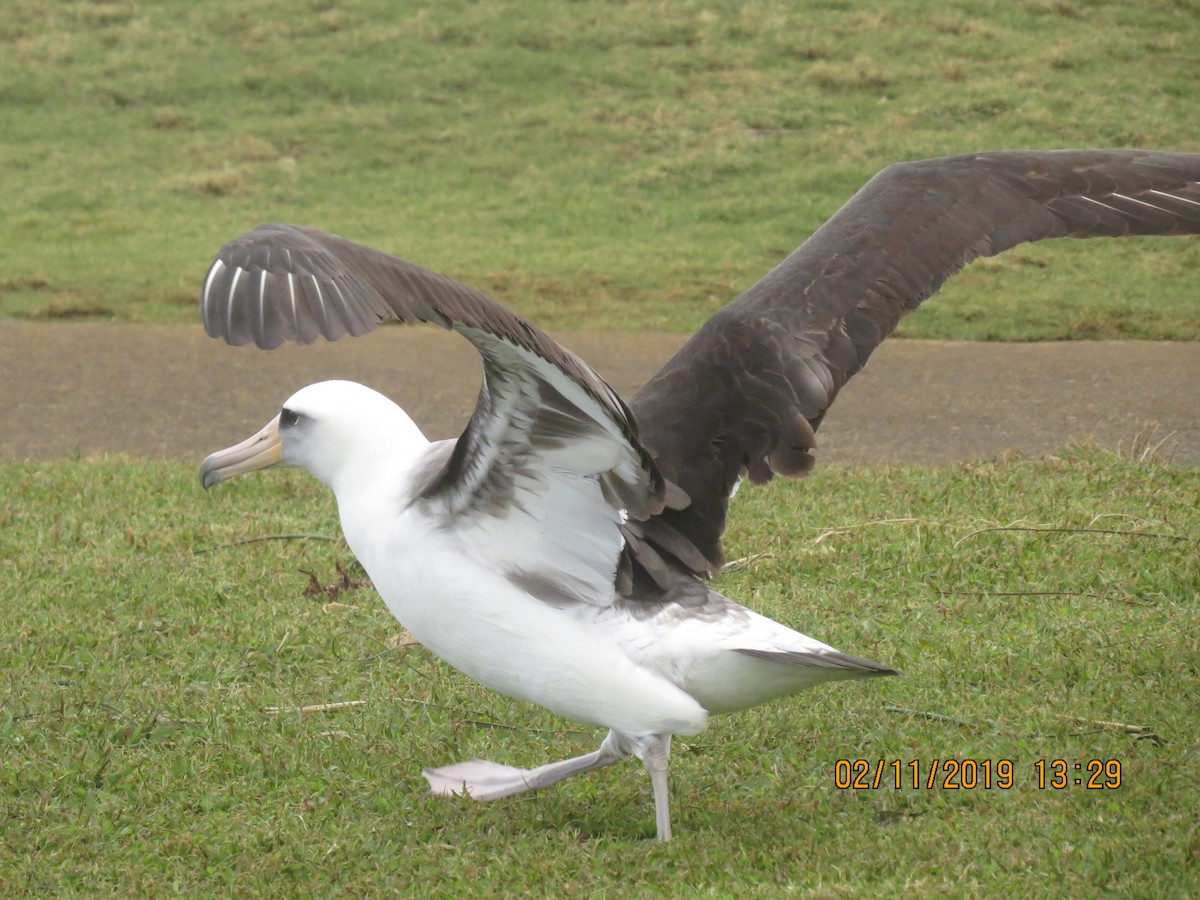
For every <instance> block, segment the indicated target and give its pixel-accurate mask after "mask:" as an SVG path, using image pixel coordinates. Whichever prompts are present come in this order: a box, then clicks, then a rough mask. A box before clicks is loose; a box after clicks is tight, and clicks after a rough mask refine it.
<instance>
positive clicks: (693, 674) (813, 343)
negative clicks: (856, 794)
mask: <svg viewBox="0 0 1200 900" xmlns="http://www.w3.org/2000/svg"><path fill="white" fill-rule="evenodd" d="M1198 181H1200V155H1192V154H1173V153H1154V152H1144V151H1054V152H1040V153H1039V152H1001V153H981V154H976V155H970V156H959V157H950V158H945V159H931V160H925V161H922V162H913V163H902V164H898V165H894V166H891V167H889V168H887V169H885V170H884V171H883V172H881V173H880V174H879V175H877V176H876V177H875V178H874V179H872V180H871V181H870V182H869V183H868V184H867V185H866V186H865V187H864V188H863V189H862V190H861V191H859V192H858V193H857V194H856V195H855V196H854V197H853V198H852V199H851V200H850V202H849V203H847V204H846V205H845V206H844V207H843V208H842V209H841V210H840V211H839V212H838V213H837V214H836V215H835V216H834V217H833V218H832V219H830V220H829V222H827V223H826V224H825V225H824V226H823V227H822V228H821V229H820V230H819V231H817V232H816V233H815V234H814V235H813V236H812V237H811V238H810V239H809V240H808V241H807V242H806V243H804V244H803V245H802V246H801V247H800V248H799V249H798V250H796V251H795V252H794V253H792V254H791V255H790V256H789V257H788V258H787V259H785V260H784V261H783V262H782V263H780V265H779V266H777V267H776V268H775V269H774V270H773V271H772V272H770V273H769V274H768V275H767V276H766V277H765V278H763V279H762V280H761V281H759V282H758V283H757V284H755V285H754V286H753V287H751V288H750V289H749V290H748V291H747V292H746V293H745V294H743V295H742V296H741V297H740V298H738V299H737V300H735V301H734V302H733V303H731V304H730V305H729V306H727V307H725V308H724V309H723V310H721V311H720V312H718V313H717V314H716V315H714V316H713V317H712V318H711V319H710V320H709V321H708V322H707V323H706V324H705V325H704V327H703V328H701V329H700V331H699V332H698V333H697V334H696V335H695V336H694V337H693V338H692V339H691V340H690V341H689V342H688V343H687V344H686V345H685V346H684V347H683V348H682V349H680V351H679V352H678V353H677V354H676V355H675V356H674V357H673V358H672V359H671V360H670V361H669V362H668V363H667V364H666V366H665V367H664V368H663V369H662V371H661V372H659V373H658V374H657V375H656V376H655V377H654V378H653V379H651V381H650V382H649V383H648V384H647V385H646V386H645V387H644V388H642V389H641V390H640V391H639V392H638V393H637V394H636V395H635V396H634V397H633V399H632V400H631V401H630V402H629V404H628V405H626V404H625V403H624V402H623V401H622V400H621V398H620V397H618V396H617V395H616V393H615V392H614V391H613V390H612V389H611V388H610V387H609V386H608V385H607V384H605V382H604V381H603V380H602V379H601V378H600V377H599V376H598V375H597V374H596V373H595V372H594V371H593V370H592V369H591V368H590V367H589V366H588V365H587V363H585V362H583V361H582V360H581V359H579V358H578V357H577V356H575V355H574V354H572V353H571V352H569V351H568V350H565V349H563V348H562V347H561V346H559V345H558V344H557V343H555V341H554V340H553V339H551V338H550V337H548V336H547V335H546V334H544V333H543V332H542V331H540V330H538V329H537V328H536V327H535V326H533V325H531V324H529V323H528V322H526V321H525V320H523V319H521V318H520V317H519V316H516V315H514V314H513V313H511V312H510V311H508V310H507V309H505V308H504V307H502V306H500V305H499V304H497V303H496V302H495V301H493V300H491V299H490V298H489V297H487V296H485V295H484V294H482V293H480V292H479V291H476V290H474V289H472V288H470V287H467V286H465V285H463V284H460V283H459V282H456V281H454V280H452V279H450V278H448V277H446V276H444V275H439V274H436V273H434V272H430V271H428V270H426V269H423V268H421V267H419V266H416V265H413V264H412V263H409V262H405V261H404V260H401V259H397V258H395V257H392V256H389V255H387V254H385V253H381V252H379V251H376V250H373V249H370V248H368V247H364V246H361V245H359V244H355V243H352V242H350V241H347V240H344V239H342V238H340V237H335V236H333V235H330V234H325V233H323V232H320V231H315V230H312V229H308V228H301V227H297V226H294V225H267V226H263V227H261V228H259V229H257V230H255V231H253V232H251V233H250V234H247V235H245V236H243V237H240V238H237V239H236V240H234V241H231V242H230V243H228V244H226V245H225V247H224V248H222V250H221V252H220V255H219V256H218V258H217V260H216V262H214V263H213V265H212V268H211V269H210V270H209V273H208V277H207V278H206V280H205V282H204V287H203V295H202V299H201V309H202V313H203V319H204V325H205V328H206V329H207V331H208V333H209V334H210V335H213V336H215V337H221V338H224V339H225V340H227V341H228V342H230V343H231V344H245V343H248V342H251V341H252V342H254V343H255V344H257V345H258V346H259V347H265V348H271V347H276V346H278V345H279V344H281V343H282V342H284V341H296V342H299V343H308V342H310V341H313V340H315V339H316V338H317V337H318V336H322V337H325V338H327V339H329V340H337V339H338V338H340V337H342V336H343V335H345V334H347V333H349V334H352V335H360V334H363V333H365V332H368V331H371V330H372V329H374V328H375V327H376V325H377V324H378V323H379V322H381V321H382V320H385V319H399V320H400V321H403V322H432V323H435V324H437V325H440V326H442V327H443V328H448V329H451V330H453V331H456V332H458V333H459V334H461V335H462V336H463V337H465V338H466V339H467V340H469V341H470V342H471V343H473V344H474V345H475V347H476V348H477V349H478V351H479V353H480V355H481V356H482V357H483V363H484V379H483V386H482V389H481V391H480V394H479V400H478V405H477V406H476V408H475V412H474V414H473V415H472V417H471V420H470V422H469V423H468V425H467V427H466V430H465V431H464V432H463V433H462V436H461V437H459V438H458V439H457V440H456V441H454V440H452V441H441V442H435V443H430V442H429V441H427V440H426V439H425V437H424V436H423V435H422V434H421V432H420V430H419V429H418V428H417V426H416V425H415V424H414V423H413V422H412V421H411V420H410V419H409V417H408V416H407V415H405V413H404V412H403V411H402V410H401V409H400V408H399V407H398V406H396V405H395V404H394V403H392V402H391V401H390V400H388V399H387V398H385V397H383V396H382V395H380V394H378V393H375V392H374V391H372V390H370V389H368V388H366V387H363V386H361V385H357V384H351V383H347V382H324V383H321V384H315V385H312V386H310V387H306V388H304V389H303V390H301V391H299V392H298V393H296V394H295V395H293V396H292V397H291V398H290V399H289V400H288V401H287V402H286V403H285V404H284V405H283V409H282V411H281V412H280V413H279V415H278V416H276V417H275V418H274V419H272V420H271V422H270V423H269V424H268V425H267V426H266V427H265V428H264V429H263V430H262V431H260V432H259V433H258V434H256V435H254V436H253V437H251V438H250V439H248V440H247V441H245V442H243V443H241V444H238V445H237V446H235V447H231V448H229V449H228V450H223V451H220V452H218V453H214V454H213V455H212V456H210V457H208V459H206V460H205V461H204V464H203V466H202V469H201V475H202V480H203V484H204V486H205V487H211V486H212V485H214V484H216V483H217V482H219V481H221V480H223V479H225V478H228V477H230V476H232V475H236V474H239V473H242V472H248V471H251V470H254V469H261V468H266V467H268V466H272V465H276V464H290V465H297V466H302V467H304V468H306V469H308V470H309V471H310V472H312V474H313V475H315V476H316V477H317V478H319V479H320V480H321V481H323V482H324V483H325V484H327V485H328V486H329V487H330V488H332V489H333V492H334V494H335V495H336V496H337V501H338V509H339V512H340V515H341V521H342V528H343V530H344V532H345V535H346V540H347V541H348V542H349V544H350V547H351V549H352V550H353V551H354V553H355V555H356V556H357V557H358V559H359V560H360V561H361V563H362V564H363V566H364V568H365V569H366V571H367V573H368V574H369V575H370V577H371V580H372V581H373V582H374V584H375V587H376V589H377V590H378V591H379V593H380V594H381V595H382V596H383V599H384V600H385V602H386V603H387V605H388V608H389V609H391V611H392V612H393V613H394V614H395V616H396V618H397V619H399V620H400V622H401V623H403V625H404V626H405V627H406V628H407V629H408V630H409V631H410V632H411V633H412V634H413V635H414V636H415V637H416V638H417V639H418V640H419V641H420V642H421V643H422V644H424V645H425V646H426V647H428V648H429V649H430V650H432V651H433V652H434V653H436V654H438V655H439V656H441V657H442V658H443V659H445V660H446V661H447V662H448V663H450V664H451V665H453V666H455V667H456V668H458V669H461V670H462V671H463V672H465V673H466V674H468V675H470V676H471V677H473V678H476V679H478V680H479V681H481V682H482V683H484V684H486V685H488V686H489V687H491V688H493V689H495V690H497V691H500V692H502V693H504V694H508V695H510V696H513V697H519V698H522V699H525V700H529V701H532V702H534V703H539V704H541V705H542V706H545V707H547V708H549V709H551V710H553V711H555V712H557V713H559V714H561V715H563V716H567V717H569V718H572V719H577V720H579V721H583V722H592V723H595V724H597V725H603V726H605V727H607V728H608V729H610V730H609V733H608V736H607V737H606V738H605V739H604V741H603V743H602V744H601V745H600V748H599V749H598V750H596V751H595V752H594V753H589V754H586V755H584V756H580V757H577V758H574V759H569V760H565V761H563V762H557V763H551V764H549V765H544V766H540V767H538V768H535V769H529V770H525V769H517V768H512V767H510V766H503V765H497V764H495V763H489V762H483V761H481V760H474V761H470V762H464V763H459V764H457V765H449V766H445V767H442V768H437V769H427V770H425V776H426V778H428V780H429V783H430V786H431V788H432V790H433V792H434V793H436V794H461V793H463V792H466V793H468V794H470V796H472V797H474V798H475V799H477V800H491V799H495V798H498V797H504V796H507V795H509V794H516V793H519V792H521V791H526V790H536V789H538V788H544V787H546V786H548V785H550V784H553V783H554V782H556V781H559V780H560V779H562V778H565V777H567V776H569V775H574V774H577V773H580V772H586V771H589V770H591V769H595V768H597V767H599V766H604V765H607V764H609V763H612V762H615V761H616V760H618V759H621V758H623V757H625V756H627V755H629V754H634V755H636V756H638V757H640V758H641V759H642V761H643V762H644V763H645V764H646V768H647V769H648V770H649V772H650V778H651V782H652V785H653V790H654V804H655V813H656V820H657V829H658V837H659V839H660V840H668V839H669V838H670V837H671V823H670V817H669V815H668V809H667V761H668V756H669V752H670V742H671V735H672V734H677V733H678V734H695V733H696V732H698V731H700V730H701V729H703V728H704V727H705V722H706V720H707V718H708V716H709V715H711V714H714V713H721V712H728V711H731V710H736V709H742V708H744V707H748V706H752V705H754V704H757V703H762V702H763V701H765V700H768V699H770V698H772V697H777V696H779V695H781V694H786V693H790V692H792V691H797V690H800V689H802V688H806V687H811V686H812V685H815V684H818V683H821V682H826V681H835V680H840V679H849V678H863V677H870V676H875V675H891V674H895V671H894V670H893V669H890V668H887V667H886V666H883V665H880V664H878V663H874V662H870V661H868V660H865V659H860V658H858V657H855V656H850V655H847V654H845V653H841V652H839V651H837V650H835V649H833V648H832V647H829V646H827V645H825V644H823V643H821V642H820V641H817V640H814V639H813V638H810V637H806V636H805V635H803V634H800V633H798V632H796V631H793V630H792V629H790V628H788V627H786V626H784V625H780V624H779V623H777V622H773V621H771V620H770V619H767V618H764V617H763V616H760V615H758V614H757V613H754V612H752V611H751V610H749V609H746V608H745V607H743V606H740V605H738V604H737V603H735V602H733V601H732V600H729V599H727V598H725V597H723V596H722V595H721V594H719V593H717V591H715V590H713V589H712V588H711V587H710V586H709V584H708V583H707V581H706V580H705V579H706V578H708V577H709V576H711V575H712V574H713V573H715V572H716V571H717V570H718V569H719V568H720V566H721V563H722V552H721V543H720V539H721V533H722V531H723V529H724V525H725V516H726V512H727V509H728V503H729V498H730V496H731V494H732V493H733V491H734V490H735V488H736V486H737V485H738V483H739V481H740V480H741V478H742V477H743V476H748V477H749V478H750V480H751V481H753V482H756V483H761V482H765V481H768V480H770V478H771V477H772V476H773V475H776V474H780V475H792V476H795V475H802V474H804V473H805V472H807V471H808V470H809V469H810V468H811V467H812V464H813V456H812V455H811V451H812V449H813V446H814V437H813V434H814V431H815V430H816V428H817V426H818V425H819V424H820V422H821V419H822V418H823V417H824V415H825V412H826V410H827V409H829V406H830V404H831V403H832V402H833V400H834V398H835V397H836V395H837V393H838V391H839V390H840V389H841V387H842V386H843V385H844V384H845V383H846V381H847V380H848V379H849V378H850V377H851V376H852V375H853V374H854V373H856V372H857V371H858V370H859V369H860V368H862V366H863V364H864V363H865V362H866V361H867V357H868V356H869V355H870V353H871V351H872V350H873V349H874V348H875V347H876V346H877V345H878V344H879V343H880V342H881V341H882V340H883V339H884V338H885V337H886V336H887V335H888V334H889V333H890V332H891V331H892V329H893V328H894V327H895V325H896V323H897V321H898V320H899V319H900V317H901V316H902V315H904V314H905V313H907V312H910V311H912V310H913V309H915V308H916V307H917V305H918V304H920V302H921V301H922V300H924V299H925V298H926V297H928V296H930V295H931V294H933V293H934V292H935V291H936V290H937V289H938V288H939V287H940V286H941V284H942V282H944V281H945V280H946V279H947V278H948V277H949V276H951V275H952V274H954V273H955V272H957V271H958V270H959V269H961V268H962V267H963V266H964V265H966V264H967V263H968V262H970V261H971V260H973V259H976V258H977V257H981V256H992V255H995V254H997V253H1000V252H1002V251H1004V250H1007V249H1008V248H1010V247H1013V246H1015V245H1016V244H1019V243H1022V242H1026V241H1038V240H1042V239H1044V238H1051V237H1076V238H1088V237H1117V236H1121V235H1129V234H1137V235H1178V234H1195V233H1198V232H1200V186H1198V184H1197V182H1198Z"/></svg>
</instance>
